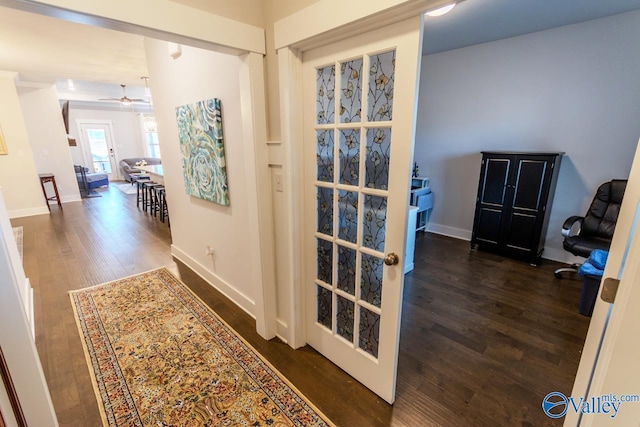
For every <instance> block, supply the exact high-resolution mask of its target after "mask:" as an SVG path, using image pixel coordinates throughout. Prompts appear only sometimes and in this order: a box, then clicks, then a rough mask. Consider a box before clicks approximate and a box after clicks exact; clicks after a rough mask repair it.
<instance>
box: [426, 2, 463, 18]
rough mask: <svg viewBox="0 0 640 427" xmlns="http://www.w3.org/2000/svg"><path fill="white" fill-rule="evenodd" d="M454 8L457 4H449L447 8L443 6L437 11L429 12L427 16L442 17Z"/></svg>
mask: <svg viewBox="0 0 640 427" xmlns="http://www.w3.org/2000/svg"><path fill="white" fill-rule="evenodd" d="M454 7H456V3H451V4H448V5H446V6H442V7H439V8H437V9H434V10H430V11H429V12H427V13H425V15H427V16H431V17H436V16H442V15H444V14H446V13H449V12H451V10H452V9H453V8H454Z"/></svg>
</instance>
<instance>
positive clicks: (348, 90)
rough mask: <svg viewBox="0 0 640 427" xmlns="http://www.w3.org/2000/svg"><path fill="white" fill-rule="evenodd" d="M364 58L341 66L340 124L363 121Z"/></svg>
mask: <svg viewBox="0 0 640 427" xmlns="http://www.w3.org/2000/svg"><path fill="white" fill-rule="evenodd" d="M362 64H363V60H362V58H357V59H354V60H352V61H346V62H343V63H342V64H340V110H339V113H340V122H342V123H353V122H360V121H362Z"/></svg>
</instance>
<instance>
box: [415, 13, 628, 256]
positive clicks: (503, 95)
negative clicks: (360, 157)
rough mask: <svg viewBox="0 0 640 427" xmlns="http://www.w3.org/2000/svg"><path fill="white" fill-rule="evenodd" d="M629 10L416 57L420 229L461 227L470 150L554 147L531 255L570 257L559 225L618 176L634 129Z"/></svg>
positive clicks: (472, 162)
mask: <svg viewBox="0 0 640 427" xmlns="http://www.w3.org/2000/svg"><path fill="white" fill-rule="evenodd" d="M638 40H640V12H630V13H626V14H622V15H617V16H612V17H608V18H603V19H598V20H594V21H589V22H585V23H581V24H576V25H570V26H565V27H561V28H557V29H553V30H548V31H542V32H538V33H533V34H529V35H525V36H520V37H514V38H510V39H505V40H500V41H497V42H491V43H485V44H481V45H476V46H471V47H468V48H463V49H457V50H453V51H449V52H443V53H439V54H434V55H428V56H425V57H423V61H422V75H421V82H420V99H419V106H418V124H417V132H416V146H415V160H416V162H418V164H419V166H420V174H421V175H423V176H429V177H430V178H431V188H432V189H433V191H434V193H435V200H436V202H435V207H434V210H433V213H432V215H431V219H430V225H429V230H430V231H433V232H437V233H441V234H447V235H450V236H455V237H459V238H463V239H470V237H471V229H472V227H473V213H474V208H475V198H476V192H477V182H478V176H479V173H480V159H481V155H480V151H482V150H518V151H564V152H566V155H565V156H564V158H563V160H562V166H561V169H560V176H559V180H558V186H557V188H556V195H555V199H554V201H553V208H552V211H551V218H550V223H549V229H548V233H547V243H546V246H545V252H544V254H543V257H545V258H549V259H555V260H560V261H572V260H573V257H572V256H571V255H570V254H568V253H566V252H565V251H564V250H563V249H562V238H561V236H560V229H561V226H562V223H563V221H564V220H565V219H566V218H567V217H568V216H570V215H575V214H579V215H582V214H583V213H584V212H586V209H587V208H588V206H589V203H590V202H591V199H592V198H593V195H594V193H595V189H596V188H597V187H598V185H600V184H601V183H602V182H605V181H608V180H610V179H612V178H626V177H627V176H628V174H629V170H630V168H631V162H632V159H633V155H634V153H635V149H636V145H637V143H638V138H639V137H640V43H639V42H638Z"/></svg>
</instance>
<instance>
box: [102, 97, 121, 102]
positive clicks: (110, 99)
mask: <svg viewBox="0 0 640 427" xmlns="http://www.w3.org/2000/svg"><path fill="white" fill-rule="evenodd" d="M98 101H120V98H99V99H98Z"/></svg>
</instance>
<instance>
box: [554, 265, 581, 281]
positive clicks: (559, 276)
mask: <svg viewBox="0 0 640 427" xmlns="http://www.w3.org/2000/svg"><path fill="white" fill-rule="evenodd" d="M579 269H580V264H572V265H571V267H564V268H559V269H557V270H556V271H555V272H554V273H553V275H554V276H556V279H562V273H577V272H578V270H579Z"/></svg>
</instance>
